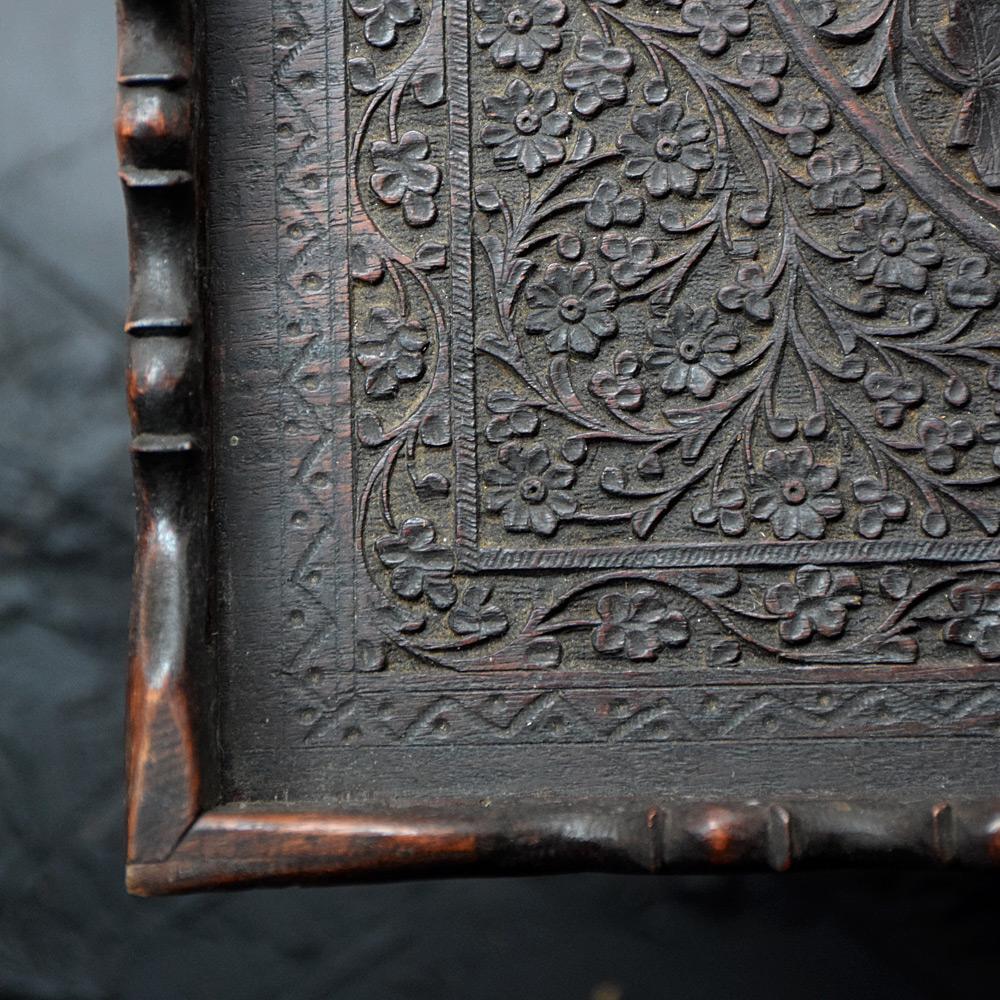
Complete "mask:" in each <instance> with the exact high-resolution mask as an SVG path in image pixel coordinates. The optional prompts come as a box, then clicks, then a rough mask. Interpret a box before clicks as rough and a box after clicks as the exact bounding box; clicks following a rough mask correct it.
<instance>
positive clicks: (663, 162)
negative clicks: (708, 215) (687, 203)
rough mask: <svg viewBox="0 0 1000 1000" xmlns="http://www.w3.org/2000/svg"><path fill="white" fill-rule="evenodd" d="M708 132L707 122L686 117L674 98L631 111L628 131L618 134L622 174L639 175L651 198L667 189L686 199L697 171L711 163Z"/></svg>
mask: <svg viewBox="0 0 1000 1000" xmlns="http://www.w3.org/2000/svg"><path fill="white" fill-rule="evenodd" d="M708 134H709V129H708V123H707V122H705V121H704V120H702V119H700V118H692V117H690V116H686V115H685V114H684V109H683V108H682V107H681V106H680V105H679V104H677V103H676V102H675V101H667V102H666V103H665V104H662V105H660V107H659V108H657V109H650V110H642V111H636V112H634V113H633V115H632V132H630V133H629V132H627V133H625V134H624V135H621V136H619V137H618V148H619V149H620V150H621V151H622V152H623V153H624V154H625V176H626V177H631V178H633V179H635V178H639V177H641V178H642V180H643V183H644V184H645V185H646V190H647V191H648V192H649V193H650V194H651V195H653V197H654V198H662V197H664V196H665V195H668V194H670V192H671V191H675V192H676V193H677V194H679V195H683V196H684V197H685V198H690V197H691V196H692V195H693V194H694V192H695V189H696V188H697V186H698V174H699V173H700V172H701V171H704V170H708V168H709V167H711V165H712V154H711V153H710V152H709V149H708V146H706V145H705V140H706V139H707V138H708Z"/></svg>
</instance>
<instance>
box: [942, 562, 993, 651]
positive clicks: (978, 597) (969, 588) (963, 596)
mask: <svg viewBox="0 0 1000 1000" xmlns="http://www.w3.org/2000/svg"><path fill="white" fill-rule="evenodd" d="M948 600H949V601H951V606H952V607H953V608H954V609H955V611H956V612H957V617H955V618H952V619H951V621H949V622H948V623H947V624H946V625H945V627H944V632H943V633H942V635H943V637H944V640H945V642H952V643H955V644H956V645H958V646H974V647H975V649H976V652H977V653H978V654H979V656H980V657H981V658H982V659H984V660H1000V580H991V581H990V582H989V583H986V584H980V583H959V584H956V585H955V586H954V587H952V588H951V593H950V594H948Z"/></svg>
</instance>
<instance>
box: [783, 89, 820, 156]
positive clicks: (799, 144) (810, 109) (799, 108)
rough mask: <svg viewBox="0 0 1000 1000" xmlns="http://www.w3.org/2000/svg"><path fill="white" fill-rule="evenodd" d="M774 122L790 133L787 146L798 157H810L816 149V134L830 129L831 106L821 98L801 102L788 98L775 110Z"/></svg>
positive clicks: (786, 141) (786, 135) (786, 140)
mask: <svg viewBox="0 0 1000 1000" xmlns="http://www.w3.org/2000/svg"><path fill="white" fill-rule="evenodd" d="M774 120H775V121H776V122H777V123H778V124H779V125H780V126H781V127H782V128H785V129H788V132H787V133H786V134H785V145H787V146H788V149H789V150H790V151H791V152H792V153H794V154H795V155H796V156H809V155H810V154H811V153H812V152H813V151H814V150H815V149H816V133H817V132H825V131H826V130H827V129H828V128H829V127H830V106H829V105H828V104H827V103H826V101H824V100H823V99H822V98H821V97H812V98H809V99H808V100H805V101H800V100H799V99H798V98H797V97H786V98H785V100H783V101H782V102H781V103H780V104H779V105H778V106H777V107H776V108H775V109H774Z"/></svg>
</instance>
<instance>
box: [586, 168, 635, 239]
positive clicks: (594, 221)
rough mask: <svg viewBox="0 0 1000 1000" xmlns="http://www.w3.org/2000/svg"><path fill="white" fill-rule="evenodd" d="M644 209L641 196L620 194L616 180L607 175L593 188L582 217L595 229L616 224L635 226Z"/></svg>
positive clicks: (620, 190)
mask: <svg viewBox="0 0 1000 1000" xmlns="http://www.w3.org/2000/svg"><path fill="white" fill-rule="evenodd" d="M645 211H646V209H645V205H644V203H643V200H642V199H641V198H637V197H636V196H635V195H632V194H622V189H621V186H620V185H619V184H618V182H617V181H615V180H612V179H611V178H610V177H608V178H605V179H604V180H602V181H601V182H600V183H599V184H598V185H597V187H596V188H594V193H593V194H592V195H591V196H590V201H589V203H588V204H587V210H586V212H585V213H584V218H585V219H586V220H587V222H588V223H589V224H590V225H592V226H593V227H594V228H595V229H607V228H608V227H609V226H613V225H616V224H617V225H619V226H637V225H638V224H639V223H640V222H642V218H643V215H644V214H645Z"/></svg>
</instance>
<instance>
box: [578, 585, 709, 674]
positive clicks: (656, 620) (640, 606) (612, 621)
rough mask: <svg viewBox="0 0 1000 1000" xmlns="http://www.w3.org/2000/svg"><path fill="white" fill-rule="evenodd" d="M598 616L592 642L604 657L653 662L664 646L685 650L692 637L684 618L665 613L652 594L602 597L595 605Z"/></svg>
mask: <svg viewBox="0 0 1000 1000" xmlns="http://www.w3.org/2000/svg"><path fill="white" fill-rule="evenodd" d="M597 613H598V614H599V615H600V616H601V624H600V625H598V626H597V628H596V629H594V632H593V635H592V636H591V642H592V643H593V644H594V649H596V650H597V652H598V653H603V654H604V655H605V656H626V657H628V659H630V660H634V661H636V662H639V661H642V660H655V659H656V658H657V656H659V655H660V650H662V649H663V647H664V646H671V647H673V648H675V649H676V648H679V647H681V646H685V645H687V642H688V639H689V638H690V636H691V629H690V628H689V627H688V622H687V619H686V618H685V617H684V615H682V614H681V613H680V612H679V611H670V610H668V609H667V606H666V605H665V604H664V603H663V601H661V600H660V598H659V597H658V596H657V595H656V593H655V592H654V591H652V590H640V591H637V592H636V593H635V594H605V595H604V596H603V597H601V598H600V600H598V602H597Z"/></svg>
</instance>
